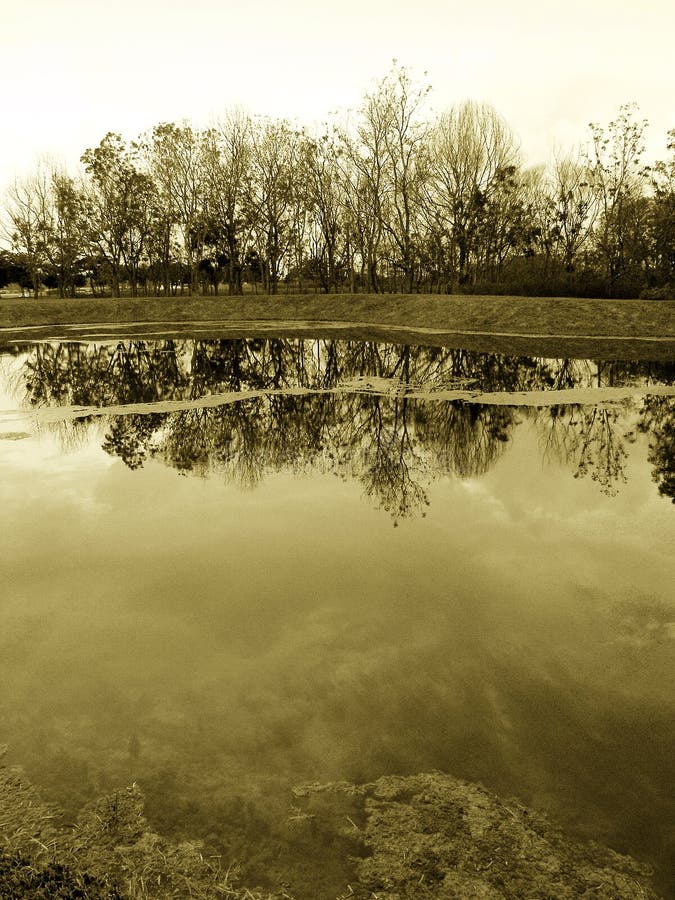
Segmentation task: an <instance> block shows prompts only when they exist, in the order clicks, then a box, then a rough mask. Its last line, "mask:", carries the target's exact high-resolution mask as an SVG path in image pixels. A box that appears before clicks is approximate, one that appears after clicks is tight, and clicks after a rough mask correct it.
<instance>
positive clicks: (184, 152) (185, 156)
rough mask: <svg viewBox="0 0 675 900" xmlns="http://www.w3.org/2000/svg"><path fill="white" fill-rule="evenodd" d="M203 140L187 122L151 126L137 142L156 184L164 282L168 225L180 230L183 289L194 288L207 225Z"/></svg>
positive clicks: (168, 281)
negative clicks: (184, 274)
mask: <svg viewBox="0 0 675 900" xmlns="http://www.w3.org/2000/svg"><path fill="white" fill-rule="evenodd" d="M206 146H207V144H206V141H205V139H204V137H203V135H201V134H200V133H199V132H196V131H194V130H193V129H192V127H191V126H190V125H188V124H184V125H175V124H173V123H162V124H161V125H157V126H155V128H154V129H153V130H152V133H151V134H150V136H149V137H146V139H145V141H144V144H143V147H144V150H145V153H146V156H147V159H148V163H149V168H150V175H151V176H152V179H153V181H154V182H155V185H156V187H157V201H158V205H157V208H156V211H155V216H154V222H155V226H156V228H157V237H158V247H160V248H161V251H162V252H161V257H162V265H163V268H164V285H165V291H166V293H167V294H168V293H169V291H170V287H171V275H170V261H171V247H172V239H173V237H174V231H177V233H178V235H179V236H180V249H181V252H182V262H184V263H185V265H186V266H187V269H188V277H189V282H188V283H189V292H190V293H191V294H193V293H195V292H196V291H197V287H198V283H199V261H200V259H201V258H202V255H203V249H204V243H205V237H206V232H207V229H208V202H207V198H208V175H207V172H208V168H207V165H206V159H205V156H206Z"/></svg>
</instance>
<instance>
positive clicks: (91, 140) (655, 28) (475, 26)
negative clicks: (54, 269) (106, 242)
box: [0, 0, 675, 191]
mask: <svg viewBox="0 0 675 900" xmlns="http://www.w3.org/2000/svg"><path fill="white" fill-rule="evenodd" d="M0 7H2V10H1V12H0V102H1V104H2V106H1V107H0V108H1V109H2V126H0V128H1V131H0V191H2V188H3V187H6V186H7V185H8V184H9V183H10V182H11V180H12V179H14V178H15V177H17V176H21V175H22V174H27V173H29V172H30V171H31V170H32V169H33V168H34V167H35V165H36V163H37V161H38V159H40V158H41V157H44V156H50V157H51V158H54V159H56V160H59V161H61V162H63V163H65V164H66V165H67V166H68V167H69V168H72V167H74V166H76V165H77V162H78V160H79V157H80V156H81V154H82V152H83V151H84V150H85V149H86V148H87V147H93V146H96V145H97V144H98V142H99V141H100V140H101V138H102V137H103V136H104V135H105V134H106V133H107V132H108V131H116V132H120V133H122V134H123V135H124V136H126V137H129V138H133V137H136V136H137V135H138V134H140V133H141V132H143V131H145V130H147V129H150V128H152V126H153V125H155V124H157V123H158V122H161V121H179V120H183V119H189V120H190V121H192V122H193V123H194V124H195V125H208V124H209V123H210V122H211V121H213V120H214V119H215V118H217V117H218V116H219V115H221V114H222V113H223V112H224V111H225V110H226V109H228V108H231V107H233V106H243V107H244V108H245V109H247V110H248V111H249V112H251V113H254V114H262V115H271V116H283V117H288V118H291V119H292V120H295V121H297V122H298V123H299V124H304V125H308V126H311V125H312V124H314V123H318V122H321V121H323V120H325V119H326V118H327V117H328V115H329V114H330V113H332V112H335V111H347V110H350V109H354V108H356V107H358V104H359V102H360V99H361V98H362V96H363V93H364V92H365V90H367V89H368V87H369V86H372V84H373V83H374V81H376V80H377V79H379V78H381V77H383V76H384V75H385V74H386V72H387V71H388V69H389V67H390V65H391V62H392V59H394V58H395V59H396V60H398V62H399V63H401V64H403V65H406V66H408V67H409V68H410V69H411V70H412V72H413V73H414V74H415V75H416V76H418V77H419V79H420V80H422V81H424V80H425V74H424V73H425V72H426V73H427V75H426V80H427V81H428V83H429V84H431V86H432V92H431V95H430V103H431V110H430V113H431V114H433V111H436V112H441V111H442V110H444V109H446V108H448V107H449V106H451V105H452V104H453V103H458V102H461V101H462V100H465V99H474V100H479V101H486V102H489V103H491V104H492V105H493V106H494V107H495V108H496V109H497V110H498V111H499V112H500V113H501V114H502V115H503V116H504V118H505V119H506V121H507V122H508V124H509V125H510V126H511V128H512V129H513V131H514V132H515V133H516V135H517V137H518V138H519V139H520V142H521V147H522V152H523V157H524V159H525V161H526V162H527V163H531V164H536V163H540V162H547V161H548V160H549V159H550V158H551V155H552V153H553V152H554V151H557V152H560V151H561V150H562V151H567V150H569V149H570V148H572V147H573V146H575V145H576V144H578V143H579V142H580V141H584V140H587V138H588V129H587V126H588V123H589V122H591V121H594V122H599V123H601V124H606V123H607V122H609V121H610V119H611V118H612V117H613V116H614V115H615V114H616V113H617V111H618V108H619V106H620V105H621V104H623V103H627V102H636V103H637V104H638V106H639V108H640V112H641V114H642V116H644V117H645V118H647V119H648V120H649V122H650V130H649V142H648V155H649V156H650V157H651V158H664V157H665V155H666V150H665V144H666V133H667V131H668V130H669V129H670V128H672V127H675V102H674V97H675V91H674V89H675V54H673V52H672V37H673V34H675V4H673V3H672V2H671V0H643V2H641V3H636V2H635V0H565V2H561V0H555V2H551V0H513V2H511V3H505V2H503V0H477V2H470V0H463V2H457V0H416V2H410V0H405V2H403V0H389V2H387V0H341V2H340V3H336V4H325V3H321V2H318V0H311V2H310V0H246V2H240V0H237V2H233V0H115V2H114V3H109V2H108V0H105V2H103V0H0Z"/></svg>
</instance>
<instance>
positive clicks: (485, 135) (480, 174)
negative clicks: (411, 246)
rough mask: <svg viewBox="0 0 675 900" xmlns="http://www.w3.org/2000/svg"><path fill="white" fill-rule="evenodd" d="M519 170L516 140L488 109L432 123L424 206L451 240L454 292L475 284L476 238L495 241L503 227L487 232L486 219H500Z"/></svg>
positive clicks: (462, 110) (454, 113) (461, 110)
mask: <svg viewBox="0 0 675 900" xmlns="http://www.w3.org/2000/svg"><path fill="white" fill-rule="evenodd" d="M517 165H518V152H517V150H516V145H515V141H514V138H513V136H512V135H511V133H510V131H509V130H508V128H507V126H506V125H505V123H504V122H503V120H502V119H501V118H500V116H499V115H498V114H497V112H496V111H495V110H494V109H493V108H492V107H491V106H489V105H487V104H478V103H474V102H471V101H469V102H466V103H463V104H461V105H460V106H456V107H453V108H451V109H450V110H449V111H448V112H446V113H444V114H443V115H442V116H441V118H440V119H439V121H438V122H437V123H436V126H435V128H434V129H433V131H432V134H431V183H430V191H429V196H428V201H429V203H430V205H431V207H432V208H433V209H434V210H435V213H436V215H437V221H439V222H441V223H443V224H444V225H446V226H447V229H448V233H449V235H450V238H451V247H450V252H451V255H452V266H453V275H454V277H453V290H457V289H458V288H459V287H460V286H463V285H467V284H468V283H469V282H471V281H475V279H476V277H477V263H478V259H479V254H481V252H482V256H483V260H484V261H486V254H485V249H484V248H482V247H481V246H480V244H479V238H480V237H481V236H482V237H483V238H487V237H488V235H491V236H492V237H493V238H494V234H495V231H496V228H497V227H498V226H499V225H500V224H501V223H500V222H497V221H493V222H491V223H489V228H488V213H491V214H492V215H493V216H496V215H498V213H499V211H500V204H499V196H500V195H501V196H503V195H504V192H505V189H506V188H507V187H508V186H509V185H510V183H511V182H510V181H509V179H512V176H513V175H514V174H515V172H516V168H517Z"/></svg>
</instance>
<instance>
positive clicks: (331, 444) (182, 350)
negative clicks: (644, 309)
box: [23, 338, 675, 522]
mask: <svg viewBox="0 0 675 900" xmlns="http://www.w3.org/2000/svg"><path fill="white" fill-rule="evenodd" d="M23 379H24V384H25V392H26V395H27V399H28V401H29V402H30V404H31V405H33V406H43V405H50V406H57V405H80V406H105V405H111V404H115V405H130V404H136V403H145V404H153V403H155V404H159V403H161V402H163V401H167V400H171V401H174V400H182V401H186V400H192V401H196V400H198V399H199V398H203V397H207V396H209V395H213V394H223V393H232V392H236V393H240V394H241V399H237V401H236V402H233V399H232V398H230V399H229V400H227V402H223V403H222V404H221V405H214V406H204V407H199V406H197V407H196V408H190V409H183V410H179V411H175V412H166V411H161V410H153V409H152V408H151V409H149V410H148V411H147V412H146V411H143V412H135V411H129V413H127V414H125V415H118V416H111V417H110V419H109V422H108V428H107V433H106V435H105V438H104V441H103V449H104V450H105V451H106V452H107V453H109V454H111V455H114V456H117V457H119V458H120V459H122V460H123V461H124V463H125V464H126V465H127V466H129V468H131V469H136V468H138V467H140V466H142V465H143V464H144V462H145V461H146V460H147V459H149V458H153V459H161V460H163V461H164V462H165V463H166V464H168V465H171V466H173V467H174V468H176V469H177V470H178V471H180V472H182V473H187V472H192V473H195V474H198V475H202V476H206V475H209V474H214V473H218V474H220V475H221V476H222V477H224V478H226V479H231V480H233V481H235V482H237V483H238V484H240V485H243V486H246V487H253V486H254V485H256V484H257V483H258V482H260V480H261V479H262V478H264V476H265V473H266V472H269V471H278V470H281V469H291V470H294V471H304V470H308V469H318V470H319V471H322V472H330V473H334V474H336V475H338V476H340V477H343V478H356V479H358V480H359V481H360V482H361V483H362V484H363V486H364V490H365V494H366V495H367V496H368V497H370V498H372V500H373V501H374V502H375V503H376V504H377V506H379V507H381V508H383V509H385V510H387V511H388V512H389V513H390V515H391V516H392V518H393V519H394V522H397V521H398V520H399V519H402V518H405V517H406V516H410V515H413V514H414V513H418V512H422V513H423V512H424V509H425V508H426V506H427V505H428V503H429V501H428V497H427V493H426V486H427V485H428V484H429V482H430V481H431V480H432V479H433V478H434V477H437V476H438V475H448V474H451V475H455V476H457V477H459V478H462V479H466V478H471V477H477V476H481V475H484V474H485V473H486V472H488V471H489V469H490V468H491V467H492V466H493V465H494V464H495V462H496V461H497V460H498V459H499V457H500V455H501V453H502V452H503V449H504V446H505V444H506V442H508V440H509V439H510V438H511V437H512V435H513V431H514V429H515V427H516V426H517V424H518V423H519V422H520V421H522V420H523V419H525V418H527V419H530V420H532V421H533V422H534V424H535V426H536V428H537V430H538V433H539V436H540V447H541V452H542V455H543V457H544V458H545V459H549V460H551V459H554V460H556V461H559V462H561V463H563V464H564V465H566V466H567V467H569V468H570V469H571V471H572V472H573V474H574V476H575V477H590V478H591V479H592V480H594V481H595V482H597V483H598V485H599V486H600V488H601V490H603V491H604V492H605V493H608V494H613V493H616V491H617V490H618V489H619V487H620V485H621V483H623V482H624V481H625V480H626V473H625V463H626V460H627V449H626V445H627V444H628V443H630V442H632V441H634V440H635V434H636V432H638V431H641V432H648V433H649V435H650V439H649V440H650V443H649V461H650V463H651V465H652V466H653V477H654V480H655V481H656V482H657V484H658V487H659V492H660V493H661V494H663V495H666V496H670V497H673V498H674V499H675V461H674V460H675V405H674V401H673V399H672V398H668V397H653V396H652V397H650V396H647V397H645V398H643V399H641V400H636V399H631V400H625V401H622V402H621V403H620V404H617V403H614V404H603V405H599V406H591V405H588V406H585V405H566V406H561V405H559V406H555V405H554V406H542V407H538V408H537V407H518V406H517V405H516V404H517V400H514V405H513V406H508V405H501V404H499V405H488V404H479V403H473V402H466V401H444V400H438V399H434V397H433V392H434V391H437V390H441V389H453V388H458V389H471V390H475V391H477V392H479V391H481V392H492V391H501V392H504V391H506V392H523V391H533V390H553V391H554V390H560V389H569V388H590V387H602V386H625V385H641V386H644V385H649V384H655V383H667V384H672V383H673V381H674V380H675V367H673V365H668V364H666V365H664V364H652V363H634V362H628V363H619V362H597V363H596V362H592V361H590V360H571V359H561V360H551V359H542V358H532V357H522V356H521V357H516V356H513V357H512V356H505V355H495V354H478V353H472V352H469V351H466V350H457V349H448V348H439V347H424V346H402V345H396V344H392V343H378V342H375V341H360V342H359V341H336V340H298V339H281V338H271V339H262V338H253V339H238V340H208V341H207V340H181V341H174V340H165V341H158V342H150V341H126V342H120V343H118V344H117V345H95V344H92V345H83V344H40V345H37V346H35V347H33V348H32V350H31V352H30V354H29V357H28V359H27V361H26V363H25V366H24V369H23ZM411 389H416V390H423V391H428V392H429V397H428V398H425V399H419V398H417V399H413V398H411V397H409V396H407V395H406V392H407V391H409V390H411ZM251 392H254V395H253V396H251ZM308 392H311V393H308ZM86 427H87V420H86V418H83V419H79V420H78V419H76V420H75V421H74V422H73V423H72V424H71V425H70V426H69V428H70V430H71V432H72V431H73V430H75V431H77V429H82V428H86ZM72 439H73V438H72V435H71V438H70V440H72Z"/></svg>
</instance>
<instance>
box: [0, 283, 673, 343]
mask: <svg viewBox="0 0 675 900" xmlns="http://www.w3.org/2000/svg"><path fill="white" fill-rule="evenodd" d="M141 322H143V323H148V322H151V323H160V322H161V323H170V327H169V328H167V331H168V332H170V333H187V332H189V326H190V325H191V324H194V323H200V322H201V323H208V327H209V329H210V331H211V332H212V333H213V334H216V333H217V332H218V330H219V326H220V325H221V323H222V325H223V326H226V327H227V328H228V332H231V330H232V328H236V326H237V325H241V330H242V333H245V332H248V331H251V328H250V326H249V325H248V323H252V322H257V323H260V322H263V323H264V322H284V323H286V325H287V327H286V329H285V330H286V331H288V330H289V328H290V329H291V330H295V331H296V332H298V333H310V332H311V333H312V334H320V333H321V331H322V329H323V330H324V331H325V330H326V328H327V325H328V323H334V322H342V323H351V325H352V326H353V327H352V328H350V329H348V330H347V332H349V334H350V335H351V334H353V336H355V337H365V336H368V335H371V336H384V337H395V336H396V333H397V332H398V337H397V339H398V340H402V339H406V340H407V339H408V338H409V337H410V338H414V335H413V334H412V333H413V332H414V331H415V330H416V329H433V330H435V331H436V332H442V334H438V333H437V334H430V335H426V336H424V338H421V337H420V335H417V341H418V342H420V340H421V341H422V342H424V343H439V344H446V345H447V344H453V343H454V344H456V345H461V346H466V347H467V348H469V349H489V348H488V347H487V346H484V345H486V344H489V345H490V348H493V349H497V350H504V351H506V349H508V350H509V352H534V349H536V348H541V350H540V352H542V353H544V352H545V353H548V354H552V355H570V356H573V355H588V352H587V351H588V350H589V349H590V350H595V352H593V353H591V354H590V355H598V353H600V354H602V355H605V356H606V355H612V356H616V354H617V353H618V352H621V354H622V355H623V356H624V358H628V357H630V358H633V357H637V356H641V357H642V358H645V351H646V352H647V353H648V356H649V358H655V354H656V355H657V356H658V357H659V358H665V357H667V358H669V359H673V358H675V301H660V302H655V301H643V300H588V299H580V298H572V297H555V298H549V297H495V296H469V295H463V296H438V295H429V294H426V295H425V294H415V295H404V294H337V295H328V296H326V295H320V294H312V295H310V294H307V295H290V296H286V295H282V296H276V297H268V296H265V295H250V294H249V295H246V296H244V297H227V296H224V297H170V298H159V297H151V298H145V297H143V298H123V299H110V298H106V299H98V298H76V299H67V300H60V299H56V298H49V299H40V300H33V299H19V298H15V299H9V298H4V299H0V328H1V329H2V330H3V333H2V337H4V338H5V340H8V339H12V338H14V339H16V338H20V337H22V336H23V337H24V338H26V337H28V336H29V335H28V334H27V333H26V332H24V333H23V335H22V334H21V330H22V329H23V328H25V327H28V326H30V327H36V326H44V327H45V334H44V335H41V336H49V335H50V334H51V333H52V331H51V329H50V326H57V325H68V324H78V323H79V324H97V325H102V324H108V325H112V324H117V325H130V324H134V323H141ZM292 323H295V325H294V326H293V324H292ZM370 326H376V327H375V328H374V329H373V328H372V327H370ZM400 329H408V330H409V331H410V333H411V334H410V335H408V334H406V333H405V332H404V333H403V334H401V332H400ZM155 330H156V329H155ZM252 330H253V331H255V328H253V329H252ZM347 332H345V331H343V332H341V333H342V334H347ZM466 332H474V334H466ZM462 333H464V334H462ZM200 334H201V335H202V336H204V334H205V332H204V331H203V330H202V329H200ZM616 338H618V339H619V340H618V341H617V340H612V339H616ZM664 338H668V339H670V340H672V344H671V343H670V340H669V341H668V342H664V340H663V339H664ZM589 339H594V340H589ZM597 339H601V340H597ZM645 339H656V341H655V342H654V344H653V345H652V344H651V343H650V344H648V346H644V345H645ZM658 344H660V345H661V346H660V347H659V346H657V345H658ZM641 345H642V346H641ZM554 350H560V351H562V352H561V353H560V354H558V353H555V354H553V353H552V351H554Z"/></svg>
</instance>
